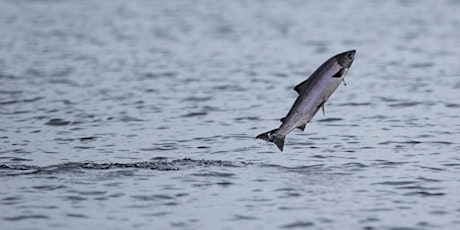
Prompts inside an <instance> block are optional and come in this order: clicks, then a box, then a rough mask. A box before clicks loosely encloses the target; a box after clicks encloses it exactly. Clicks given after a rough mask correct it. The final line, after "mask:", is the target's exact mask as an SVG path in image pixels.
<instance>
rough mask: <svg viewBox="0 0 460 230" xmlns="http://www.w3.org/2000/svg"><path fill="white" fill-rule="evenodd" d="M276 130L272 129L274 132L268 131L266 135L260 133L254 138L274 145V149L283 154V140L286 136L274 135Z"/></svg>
mask: <svg viewBox="0 0 460 230" xmlns="http://www.w3.org/2000/svg"><path fill="white" fill-rule="evenodd" d="M277 130H278V129H274V130H270V131H268V132H266V133H261V134H259V135H258V136H257V137H256V138H258V139H262V140H264V141H268V142H273V143H275V145H276V147H278V149H279V150H280V151H281V152H283V148H284V139H285V138H286V136H282V135H278V134H276V131H277Z"/></svg>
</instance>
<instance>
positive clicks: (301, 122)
mask: <svg viewBox="0 0 460 230" xmlns="http://www.w3.org/2000/svg"><path fill="white" fill-rule="evenodd" d="M355 53H356V51H355V50H350V51H347V52H343V53H340V54H337V55H335V56H333V57H331V58H329V59H328V60H327V61H326V62H324V63H323V64H322V65H321V66H320V67H319V68H318V69H317V70H316V71H315V72H313V74H312V75H311V76H310V77H309V78H308V79H307V80H305V81H304V82H302V83H300V84H298V85H297V86H296V87H295V88H294V90H295V91H297V92H298V93H299V96H298V97H297V99H296V101H295V102H294V105H292V107H291V109H290V110H289V112H288V114H287V116H286V117H285V118H281V122H282V124H281V126H280V127H279V128H278V129H274V130H271V131H268V132H266V133H262V134H260V135H258V136H257V138H259V139H262V140H265V141H269V142H274V143H275V144H276V146H277V147H278V148H279V149H280V150H281V151H283V146H284V140H285V138H286V136H287V135H288V134H289V133H290V132H291V131H292V130H294V129H296V128H299V129H301V130H302V131H303V130H304V129H305V125H306V124H307V123H308V122H310V120H311V119H312V118H313V116H314V115H315V114H316V113H317V112H318V110H319V109H320V108H322V109H323V113H324V104H325V103H326V101H327V100H328V99H329V97H330V96H331V95H332V93H333V92H334V91H335V90H336V89H337V87H338V86H339V85H340V83H341V81H343V80H344V77H345V74H346V73H347V72H348V69H349V68H350V66H351V64H352V63H353V61H354V56H355Z"/></svg>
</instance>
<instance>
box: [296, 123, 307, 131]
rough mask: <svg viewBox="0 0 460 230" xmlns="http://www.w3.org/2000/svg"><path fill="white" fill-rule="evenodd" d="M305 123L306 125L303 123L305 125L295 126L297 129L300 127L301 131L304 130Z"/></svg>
mask: <svg viewBox="0 0 460 230" xmlns="http://www.w3.org/2000/svg"><path fill="white" fill-rule="evenodd" d="M306 125H307V124H305V125H301V126H299V127H297V128H298V129H300V130H302V131H304V130H305V126H306Z"/></svg>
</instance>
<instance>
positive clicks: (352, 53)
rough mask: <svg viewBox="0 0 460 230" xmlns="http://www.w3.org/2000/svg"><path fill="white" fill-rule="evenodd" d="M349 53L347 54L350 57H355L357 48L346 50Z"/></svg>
mask: <svg viewBox="0 0 460 230" xmlns="http://www.w3.org/2000/svg"><path fill="white" fill-rule="evenodd" d="M345 53H346V54H347V56H348V57H349V58H354V57H355V53H356V50H349V51H347V52H345Z"/></svg>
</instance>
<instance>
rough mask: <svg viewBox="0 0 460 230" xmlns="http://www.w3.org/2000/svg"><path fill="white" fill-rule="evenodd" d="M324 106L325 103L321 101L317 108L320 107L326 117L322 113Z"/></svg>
mask: <svg viewBox="0 0 460 230" xmlns="http://www.w3.org/2000/svg"><path fill="white" fill-rule="evenodd" d="M325 104H326V101H323V102H321V104H319V105H318V108H320V107H321V109H322V110H323V115H326V114H325V113H324V105H325Z"/></svg>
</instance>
